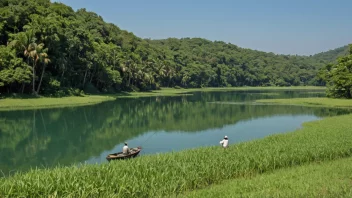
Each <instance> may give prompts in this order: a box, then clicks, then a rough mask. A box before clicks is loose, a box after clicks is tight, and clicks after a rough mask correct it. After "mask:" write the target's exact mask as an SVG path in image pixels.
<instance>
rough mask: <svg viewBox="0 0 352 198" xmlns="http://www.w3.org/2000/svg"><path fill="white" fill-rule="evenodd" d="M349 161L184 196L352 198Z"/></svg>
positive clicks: (289, 170)
mask: <svg viewBox="0 0 352 198" xmlns="http://www.w3.org/2000/svg"><path fill="white" fill-rule="evenodd" d="M351 164H352V158H346V159H339V160H334V161H329V162H323V163H321V162H315V163H312V164H309V165H303V166H298V167H293V168H285V169H281V170H277V171H275V172H270V173H264V174H261V175H257V176H254V177H249V178H238V179H234V180H231V181H227V182H224V183H222V184H221V185H214V186H212V187H210V188H208V189H203V190H198V191H193V192H191V193H188V194H185V197H195V198H196V197H199V198H203V197H209V198H210V197H352V182H351V181H352V166H351Z"/></svg>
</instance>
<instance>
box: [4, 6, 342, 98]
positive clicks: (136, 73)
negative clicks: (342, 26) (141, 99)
mask: <svg viewBox="0 0 352 198" xmlns="http://www.w3.org/2000/svg"><path fill="white" fill-rule="evenodd" d="M344 50H345V47H344V48H341V49H338V50H337V52H336V51H333V52H334V53H328V55H327V56H325V55H324V54H326V53H321V54H317V55H314V56H297V55H277V54H274V53H266V52H261V51H256V50H250V49H244V48H241V47H238V46H236V45H233V44H230V43H225V42H221V41H209V40H206V39H201V38H183V39H176V38H169V39H165V40H150V39H141V38H138V37H136V36H135V35H133V34H132V33H130V32H127V31H125V30H121V29H120V28H119V27H117V26H116V25H114V24H111V23H106V22H104V20H103V19H102V17H101V16H99V15H97V14H96V13H93V12H89V11H87V10H85V9H79V10H77V11H74V10H73V9H72V8H71V7H69V6H66V5H64V4H62V3H58V2H53V3H52V2H50V0H2V1H1V2H0V93H34V94H38V93H40V94H52V95H56V96H62V95H67V94H74V95H79V94H81V93H82V90H83V91H84V92H87V93H99V92H100V93H101V92H103V93H113V92H116V91H121V90H126V91H129V90H151V89H158V88H159V87H175V86H179V87H185V88H188V87H210V86H211V87H224V86H291V85H292V86H294V85H322V82H321V81H319V78H317V77H316V74H317V73H318V71H319V69H321V68H322V67H324V65H326V64H327V63H329V62H332V61H333V60H334V59H336V58H337V56H339V55H341V54H343V53H344ZM335 52H336V53H335Z"/></svg>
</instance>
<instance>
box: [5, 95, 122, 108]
mask: <svg viewBox="0 0 352 198" xmlns="http://www.w3.org/2000/svg"><path fill="white" fill-rule="evenodd" d="M111 100H116V98H115V97H111V96H84V97H79V96H71V97H63V98H28V99H17V98H5V99H0V111H1V110H6V111H8V110H25V109H42V108H57V107H69V106H82V105H93V104H97V103H101V102H105V101H111Z"/></svg>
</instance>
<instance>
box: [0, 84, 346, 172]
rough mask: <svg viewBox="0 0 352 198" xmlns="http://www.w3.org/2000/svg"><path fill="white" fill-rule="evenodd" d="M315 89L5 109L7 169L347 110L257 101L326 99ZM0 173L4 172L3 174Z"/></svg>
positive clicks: (275, 129) (235, 133) (190, 142)
mask: <svg viewBox="0 0 352 198" xmlns="http://www.w3.org/2000/svg"><path fill="white" fill-rule="evenodd" d="M323 95H324V93H321V92H314V91H308V90H305V91H276V92H258V91H257V92H255V91H229V92H208V93H205V92H203V93H194V95H192V96H177V97H149V98H138V99H119V100H116V101H113V102H106V103H103V104H99V105H94V106H86V107H76V108H61V109H45V110H27V111H9V112H0V170H1V171H2V172H3V174H2V175H8V174H11V173H13V172H15V171H26V170H28V169H30V168H31V167H53V166H56V165H58V164H60V165H70V164H74V163H106V160H105V157H106V155H107V154H109V153H113V152H117V151H120V150H121V149H122V143H123V142H125V141H127V142H128V143H129V146H130V147H134V146H139V145H141V146H142V147H143V151H142V152H141V155H145V154H154V153H160V152H170V151H178V150H182V149H187V148H195V147H201V146H211V145H219V141H220V140H221V139H222V137H223V136H224V135H227V136H229V140H230V143H231V144H234V143H238V142H243V141H248V140H252V139H256V138H262V137H265V136H267V135H270V134H276V133H283V132H287V131H293V130H295V129H297V128H299V127H300V126H301V124H302V123H303V122H306V121H311V120H317V119H320V118H322V117H325V116H333V115H341V114H347V113H349V111H348V110H343V109H328V108H309V107H299V106H284V105H252V104H251V103H250V101H253V100H255V99H264V98H294V97H321V96H323ZM0 173H1V172H0Z"/></svg>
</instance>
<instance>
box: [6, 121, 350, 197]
mask: <svg viewBox="0 0 352 198" xmlns="http://www.w3.org/2000/svg"><path fill="white" fill-rule="evenodd" d="M351 120H352V115H345V116H338V117H331V118H326V119H323V120H319V121H314V122H309V123H305V124H304V126H303V127H302V128H301V129H299V130H296V131H294V132H292V133H286V134H280V135H272V136H268V137H266V138H263V139H260V140H255V141H250V142H245V143H241V144H237V145H231V146H230V148H228V149H222V148H220V147H206V148H198V149H191V150H185V151H181V152H175V153H165V154H157V155H149V156H142V157H139V158H135V159H132V160H126V161H115V162H111V163H106V164H100V165H83V166H79V167H78V166H72V167H57V168H54V169H47V170H31V171H30V172H27V173H17V174H16V175H14V176H12V177H9V178H2V179H0V197H2V196H4V197H42V196H44V197H50V196H51V197H56V196H58V197H63V196H64V197H168V196H171V195H179V194H181V193H184V192H186V191H190V190H195V189H199V188H204V187H207V186H209V185H212V184H219V183H221V182H223V181H224V180H226V179H234V178H243V177H245V178H247V177H250V176H254V175H257V174H261V173H264V172H268V171H273V170H276V169H280V168H284V167H293V166H298V165H302V164H306V163H309V162H317V161H318V162H319V161H324V160H334V159H339V158H344V157H348V156H351V155H352V149H351V148H352V127H351V126H352V124H351ZM214 141H216V140H214Z"/></svg>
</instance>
